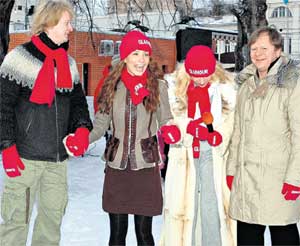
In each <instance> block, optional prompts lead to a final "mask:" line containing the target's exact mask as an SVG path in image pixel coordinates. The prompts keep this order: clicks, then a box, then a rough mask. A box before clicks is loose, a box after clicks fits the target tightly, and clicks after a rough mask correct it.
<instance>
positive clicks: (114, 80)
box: [98, 59, 163, 114]
mask: <svg viewBox="0 0 300 246" xmlns="http://www.w3.org/2000/svg"><path fill="white" fill-rule="evenodd" d="M125 66H126V63H125V62H124V61H120V62H119V63H118V64H116V66H114V68H113V70H112V71H111V72H110V74H109V75H108V77H107V78H106V79H105V81H104V84H103V87H102V90H101V92H100V95H99V97H98V104H99V110H100V112H101V113H106V114H109V112H110V110H111V107H112V105H113V99H114V95H115V91H116V87H117V84H118V83H119V81H120V77H121V73H122V70H123V69H124V68H125ZM147 70H148V78H147V84H146V88H147V89H148V90H149V92H150V95H149V96H147V97H146V98H144V101H143V104H144V106H145V108H146V110H147V111H148V112H155V111H156V109H157V107H158V105H159V80H162V79H163V72H162V70H161V69H159V67H158V65H157V63H156V62H154V61H152V59H150V62H149V65H148V68H147Z"/></svg>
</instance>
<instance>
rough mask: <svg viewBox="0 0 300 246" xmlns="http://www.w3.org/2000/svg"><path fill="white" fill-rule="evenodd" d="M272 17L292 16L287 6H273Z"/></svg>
mask: <svg viewBox="0 0 300 246" xmlns="http://www.w3.org/2000/svg"><path fill="white" fill-rule="evenodd" d="M271 17H272V18H282V17H292V13H291V11H290V10H289V9H288V8H287V7H283V6H281V7H278V8H275V9H274V10H273V12H272V15H271Z"/></svg>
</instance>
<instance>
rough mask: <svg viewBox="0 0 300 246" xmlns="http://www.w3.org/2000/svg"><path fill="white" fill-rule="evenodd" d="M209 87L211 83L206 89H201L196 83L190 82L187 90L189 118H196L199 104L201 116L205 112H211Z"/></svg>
mask: <svg viewBox="0 0 300 246" xmlns="http://www.w3.org/2000/svg"><path fill="white" fill-rule="evenodd" d="M209 87H210V83H207V85H206V86H204V87H200V86H195V85H194V81H192V80H191V81H190V84H189V86H188V89H187V96H188V117H189V118H194V117H195V112H196V105H197V103H198V105H199V108H200V112H201V115H203V113H205V112H210V100H209V93H208V88H209Z"/></svg>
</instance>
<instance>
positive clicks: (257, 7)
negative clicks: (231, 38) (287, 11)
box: [231, 0, 268, 71]
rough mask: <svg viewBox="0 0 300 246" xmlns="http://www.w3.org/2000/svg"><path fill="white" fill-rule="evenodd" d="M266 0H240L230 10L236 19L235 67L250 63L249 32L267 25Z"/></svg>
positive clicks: (239, 68) (242, 66) (237, 68)
mask: <svg viewBox="0 0 300 246" xmlns="http://www.w3.org/2000/svg"><path fill="white" fill-rule="evenodd" d="M266 10H267V4H266V0H240V1H239V2H238V4H237V5H235V6H232V8H231V11H232V13H233V15H234V16H236V18H237V20H238V42H237V47H236V52H235V55H236V59H235V69H236V71H240V70H242V69H243V68H244V67H245V65H247V64H249V63H250V58H249V51H248V48H247V43H248V40H249V36H250V35H251V33H252V32H253V31H254V30H256V29H257V28H259V27H261V26H266V25H268V22H267V19H266Z"/></svg>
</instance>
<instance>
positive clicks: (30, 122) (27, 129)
mask: <svg viewBox="0 0 300 246" xmlns="http://www.w3.org/2000/svg"><path fill="white" fill-rule="evenodd" d="M31 124H32V119H31V120H30V121H29V124H28V126H27V128H26V130H25V132H26V134H27V133H28V131H29V128H30V126H31Z"/></svg>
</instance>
